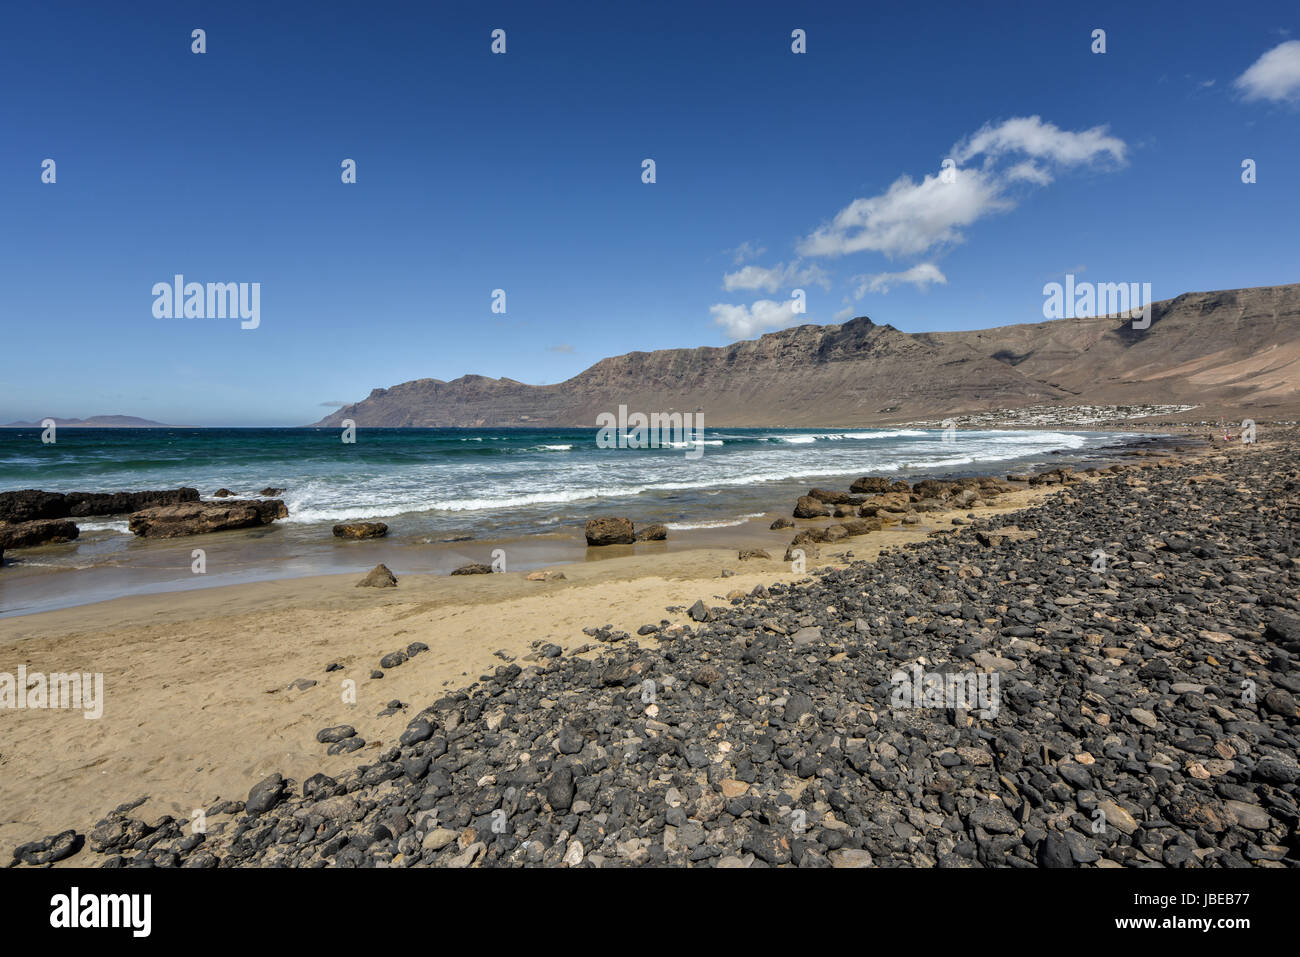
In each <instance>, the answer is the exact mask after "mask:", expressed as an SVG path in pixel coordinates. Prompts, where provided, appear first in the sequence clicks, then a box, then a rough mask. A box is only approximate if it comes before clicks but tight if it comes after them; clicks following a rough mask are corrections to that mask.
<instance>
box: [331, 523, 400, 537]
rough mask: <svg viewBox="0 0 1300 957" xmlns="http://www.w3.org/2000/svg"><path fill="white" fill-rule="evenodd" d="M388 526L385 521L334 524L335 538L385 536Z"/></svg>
mask: <svg viewBox="0 0 1300 957" xmlns="http://www.w3.org/2000/svg"><path fill="white" fill-rule="evenodd" d="M387 534H388V526H387V525H385V524H384V523H383V522H343V523H342V524H339V525H335V526H334V537H335V538H383V537H384V536H385V535H387Z"/></svg>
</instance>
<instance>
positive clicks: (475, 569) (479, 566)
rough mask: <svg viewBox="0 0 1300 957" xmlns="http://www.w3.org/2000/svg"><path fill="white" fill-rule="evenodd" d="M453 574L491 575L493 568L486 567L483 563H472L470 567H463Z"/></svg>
mask: <svg viewBox="0 0 1300 957" xmlns="http://www.w3.org/2000/svg"><path fill="white" fill-rule="evenodd" d="M451 574H453V575H491V574H492V566H491V565H484V564H483V563H482V562H470V563H469V564H468V565H461V566H460V568H457V569H456V570H455V571H453V572H452V573H451Z"/></svg>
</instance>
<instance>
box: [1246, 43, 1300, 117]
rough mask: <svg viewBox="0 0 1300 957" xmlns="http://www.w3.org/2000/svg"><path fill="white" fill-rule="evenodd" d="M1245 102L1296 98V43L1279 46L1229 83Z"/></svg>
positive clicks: (1299, 55)
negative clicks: (1239, 92) (1238, 91)
mask: <svg viewBox="0 0 1300 957" xmlns="http://www.w3.org/2000/svg"><path fill="white" fill-rule="evenodd" d="M1233 86H1235V87H1236V88H1237V89H1238V90H1240V91H1241V94H1242V96H1243V97H1244V98H1245V99H1247V100H1273V101H1275V102H1282V101H1284V100H1294V99H1297V98H1300V40H1288V41H1287V42H1285V43H1279V44H1278V45H1277V46H1275V47H1273V49H1271V50H1269V51H1268V52H1267V53H1265V54H1264V55H1263V56H1261V57H1260V58H1259V59H1258V60H1256V61H1255V62H1254V63H1252V64H1251V65H1250V69H1248V70H1247V71H1246V72H1245V73H1243V74H1242V75H1241V76H1239V77H1237V79H1236V80H1234V81H1233Z"/></svg>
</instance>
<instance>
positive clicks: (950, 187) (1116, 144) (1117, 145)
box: [797, 116, 1127, 258]
mask: <svg viewBox="0 0 1300 957" xmlns="http://www.w3.org/2000/svg"><path fill="white" fill-rule="evenodd" d="M1126 152H1127V146H1126V145H1125V143H1124V141H1123V140H1120V139H1118V138H1116V137H1113V136H1110V135H1108V134H1107V133H1106V127H1104V126H1096V127H1093V128H1092V129H1089V130H1083V131H1080V132H1077V133H1076V132H1071V131H1069V130H1062V129H1060V128H1059V127H1057V126H1056V125H1054V124H1052V123H1045V122H1043V120H1042V119H1041V118H1040V117H1037V116H1022V117H1015V118H1013V119H1010V120H1006V121H1004V122H1002V123H999V124H998V125H996V126H994V125H991V124H985V125H984V127H982V128H981V129H980V130H979V131H978V132H976V133H975V134H974V135H973V136H970V137H967V138H966V139H965V140H962V141H960V142H958V143H957V144H956V145H954V146H953V149H952V155H953V157H955V161H956V162H957V163H958V164H961V163H965V162H968V161H970V160H972V159H974V158H976V157H978V156H983V157H984V162H983V164H982V166H981V167H971V168H966V169H961V168H954V169H952V170H951V173H952V175H951V176H950V177H949V178H948V181H947V182H945V179H944V176H943V175H942V174H939V175H926V176H925V177H924V178H923V179H922V180H921V181H920V182H919V183H918V182H914V181H913V180H912V178H911V177H909V176H901V177H899V178H898V179H896V180H895V181H894V182H893V183H892V184H891V185H890V187H889V189H887V190H886V191H885V192H884V193H881V194H880V195H878V196H872V197H869V198H867V199H855V200H854V201H853V202H851V203H850V204H849V205H848V206H845V207H844V208H843V209H841V210H840V211H839V212H838V213H836V214H835V217H834V218H833V219H832V220H831V221H830V222H829V223H824V224H822V225H821V226H819V227H818V228H817V229H816V230H814V231H813V232H812V233H811V234H810V235H808V236H806V237H805V238H804V239H803V240H801V241H800V243H799V245H798V247H797V248H798V251H799V253H800V255H803V256H844V255H847V254H849V253H856V252H879V253H884V254H885V255H886V256H888V257H890V258H893V257H895V256H913V255H919V254H921V253H924V252H926V251H928V250H930V249H933V248H934V247H936V246H939V245H944V244H953V243H960V242H962V241H963V240H964V238H965V237H964V236H963V233H962V230H963V229H964V228H965V227H967V226H970V225H971V224H972V223H974V222H975V221H976V220H979V219H982V218H983V217H985V216H988V215H990V214H993V213H997V212H1002V211H1004V210H1008V209H1012V208H1014V207H1015V205H1016V204H1015V201H1014V200H1013V199H1012V198H1011V197H1010V196H1009V195H1008V190H1009V188H1010V187H1012V186H1014V185H1019V184H1026V183H1027V184H1030V185H1038V186H1045V185H1047V184H1048V183H1051V182H1052V174H1051V171H1050V170H1049V168H1048V165H1049V164H1054V165H1056V166H1078V165H1081V164H1085V163H1092V162H1096V161H1098V160H1105V159H1109V160H1112V161H1115V162H1118V163H1122V162H1124V158H1125V155H1126ZM1012 155H1020V156H1027V157H1028V159H1022V160H1021V161H1020V162H1018V163H1015V164H1014V165H1011V166H1009V167H1007V168H1005V169H1004V168H1001V167H1000V166H999V163H1000V161H1001V160H1003V159H1005V158H1008V157H1010V156H1012Z"/></svg>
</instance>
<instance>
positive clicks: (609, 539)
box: [586, 518, 636, 546]
mask: <svg viewBox="0 0 1300 957" xmlns="http://www.w3.org/2000/svg"><path fill="white" fill-rule="evenodd" d="M586 535H587V544H588V545H589V546H600V545H631V544H632V543H633V542H635V541H636V533H635V531H634V529H633V526H632V520H631V519H628V518H593V519H591V520H590V521H589V522H587V527H586Z"/></svg>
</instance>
